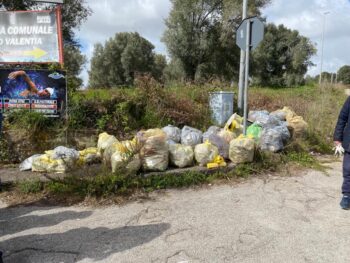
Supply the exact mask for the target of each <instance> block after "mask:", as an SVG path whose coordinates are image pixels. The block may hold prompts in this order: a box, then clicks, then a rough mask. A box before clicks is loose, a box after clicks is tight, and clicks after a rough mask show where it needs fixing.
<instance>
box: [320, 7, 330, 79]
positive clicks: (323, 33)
mask: <svg viewBox="0 0 350 263" xmlns="http://www.w3.org/2000/svg"><path fill="white" fill-rule="evenodd" d="M329 13H330V12H328V11H327V12H324V13H323V30H322V49H321V71H320V79H319V84H320V85H321V84H322V71H323V52H324V36H325V31H326V18H327V15H328V14H329Z"/></svg>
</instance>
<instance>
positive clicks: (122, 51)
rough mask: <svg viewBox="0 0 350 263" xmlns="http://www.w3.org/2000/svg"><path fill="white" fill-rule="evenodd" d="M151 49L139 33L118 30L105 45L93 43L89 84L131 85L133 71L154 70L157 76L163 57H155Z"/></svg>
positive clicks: (108, 85)
mask: <svg viewBox="0 0 350 263" xmlns="http://www.w3.org/2000/svg"><path fill="white" fill-rule="evenodd" d="M153 49H154V46H153V45H152V43H150V42H149V41H148V40H146V39H145V38H143V37H141V36H140V35H139V34H138V33H118V34H116V35H115V37H114V38H110V39H109V40H108V41H107V42H106V43H105V45H104V46H103V45H102V44H97V45H95V49H94V53H93V56H92V59H91V69H90V71H89V86H90V87H100V88H110V87H113V86H118V85H130V84H133V81H134V76H135V74H136V73H153V74H155V75H156V76H155V77H159V74H160V73H161V72H160V71H163V70H162V67H163V68H164V60H165V58H161V57H159V56H155V53H154V52H153ZM156 60H157V62H156ZM162 64H163V65H162Z"/></svg>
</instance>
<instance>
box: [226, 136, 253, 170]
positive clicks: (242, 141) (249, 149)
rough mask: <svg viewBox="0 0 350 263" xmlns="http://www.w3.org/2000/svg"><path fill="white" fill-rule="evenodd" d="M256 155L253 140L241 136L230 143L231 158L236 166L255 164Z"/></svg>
mask: <svg viewBox="0 0 350 263" xmlns="http://www.w3.org/2000/svg"><path fill="white" fill-rule="evenodd" d="M254 153H255V141H254V139H253V138H249V137H244V136H240V137H238V138H237V139H234V140H232V141H231V143H230V151H229V158H230V160H231V161H232V163H234V164H240V163H251V162H253V160H254Z"/></svg>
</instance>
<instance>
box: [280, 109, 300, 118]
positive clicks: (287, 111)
mask: <svg viewBox="0 0 350 263" xmlns="http://www.w3.org/2000/svg"><path fill="white" fill-rule="evenodd" d="M281 111H283V112H284V113H285V114H286V120H287V121H288V120H290V119H292V118H294V117H295V116H298V115H297V114H296V113H295V112H294V111H293V110H292V109H291V108H290V107H284V108H283V109H282V110H281Z"/></svg>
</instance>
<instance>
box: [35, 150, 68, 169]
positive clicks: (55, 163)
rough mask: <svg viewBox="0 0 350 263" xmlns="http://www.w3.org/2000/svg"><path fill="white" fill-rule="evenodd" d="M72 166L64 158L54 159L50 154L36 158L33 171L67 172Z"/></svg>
mask: <svg viewBox="0 0 350 263" xmlns="http://www.w3.org/2000/svg"><path fill="white" fill-rule="evenodd" d="M48 152H49V151H48ZM70 168H71V167H70V165H69V164H68V163H66V162H65V161H64V160H60V159H58V160H53V159H51V157H50V155H48V154H44V155H42V156H41V157H39V158H37V159H35V160H34V161H33V165H32V171H33V172H40V173H66V172H67V171H68V170H69V169H70Z"/></svg>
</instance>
